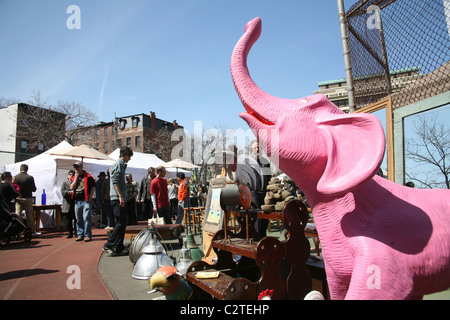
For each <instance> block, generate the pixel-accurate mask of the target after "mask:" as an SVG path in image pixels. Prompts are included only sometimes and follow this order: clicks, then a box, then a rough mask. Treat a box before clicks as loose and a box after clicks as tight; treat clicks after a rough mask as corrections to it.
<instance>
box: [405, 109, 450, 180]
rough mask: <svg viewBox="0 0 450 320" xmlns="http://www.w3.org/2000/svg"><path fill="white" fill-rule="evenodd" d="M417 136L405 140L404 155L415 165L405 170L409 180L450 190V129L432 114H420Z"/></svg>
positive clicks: (416, 129) (416, 122)
mask: <svg viewBox="0 0 450 320" xmlns="http://www.w3.org/2000/svg"><path fill="white" fill-rule="evenodd" d="M414 128H415V134H416V135H417V137H416V138H411V139H407V140H406V148H405V154H406V158H407V159H410V160H411V161H412V162H413V163H414V165H413V166H412V167H411V168H410V170H408V172H406V177H407V178H408V179H409V180H412V181H415V182H418V183H419V184H421V185H422V186H423V187H425V188H447V189H450V182H449V173H450V130H449V129H450V128H449V126H448V124H443V123H441V122H440V121H439V119H438V117H437V115H436V114H434V115H433V116H425V115H420V116H418V118H417V121H414Z"/></svg>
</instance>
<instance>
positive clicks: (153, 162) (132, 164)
mask: <svg viewBox="0 0 450 320" xmlns="http://www.w3.org/2000/svg"><path fill="white" fill-rule="evenodd" d="M108 156H109V157H110V158H113V159H118V158H119V156H120V149H116V150H114V151H113V152H112V153H110V154H109V155H108ZM165 164H166V163H165V162H164V161H163V160H161V159H160V158H158V157H157V156H156V155H154V154H150V153H142V152H136V151H133V156H132V157H131V160H130V161H129V162H128V164H127V173H131V174H132V175H133V180H134V181H136V182H138V183H141V180H142V178H143V177H144V176H145V174H147V170H148V168H150V167H153V168H155V169H156V167H159V166H164V165H165ZM138 168H139V169H144V170H145V173H144V174H143V175H142V176H141V175H139V176H135V175H134V174H133V172H131V169H138ZM166 171H167V173H166V178H167V179H169V178H173V179H175V178H176V174H177V170H176V169H175V168H166ZM178 172H183V173H184V174H185V175H186V177H191V176H192V174H191V172H190V171H187V170H178Z"/></svg>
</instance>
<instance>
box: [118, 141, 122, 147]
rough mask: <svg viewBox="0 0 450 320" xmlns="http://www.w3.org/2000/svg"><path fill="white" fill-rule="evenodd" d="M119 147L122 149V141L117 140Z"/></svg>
mask: <svg viewBox="0 0 450 320" xmlns="http://www.w3.org/2000/svg"><path fill="white" fill-rule="evenodd" d="M117 147H118V148H120V147H122V139H117Z"/></svg>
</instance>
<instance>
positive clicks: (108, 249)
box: [102, 247, 114, 255]
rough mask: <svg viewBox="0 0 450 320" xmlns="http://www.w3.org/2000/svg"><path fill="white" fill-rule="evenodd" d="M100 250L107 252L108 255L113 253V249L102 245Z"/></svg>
mask: <svg viewBox="0 0 450 320" xmlns="http://www.w3.org/2000/svg"><path fill="white" fill-rule="evenodd" d="M102 250H103V252H105V253H108V254H109V255H112V254H113V253H114V251H113V250H112V249H111V248H108V247H103V248H102Z"/></svg>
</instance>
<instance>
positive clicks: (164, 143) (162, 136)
mask: <svg viewBox="0 0 450 320" xmlns="http://www.w3.org/2000/svg"><path fill="white" fill-rule="evenodd" d="M171 135H172V133H171V132H170V131H169V130H168V129H166V128H163V129H160V130H156V131H155V132H154V133H151V134H150V135H145V136H144V142H143V149H144V152H145V153H153V154H154V155H156V156H157V157H158V158H160V159H161V160H163V161H165V162H167V161H170V160H171V159H170V154H171V151H172V148H173V147H174V145H175V144H176V143H175V142H172V141H171Z"/></svg>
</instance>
